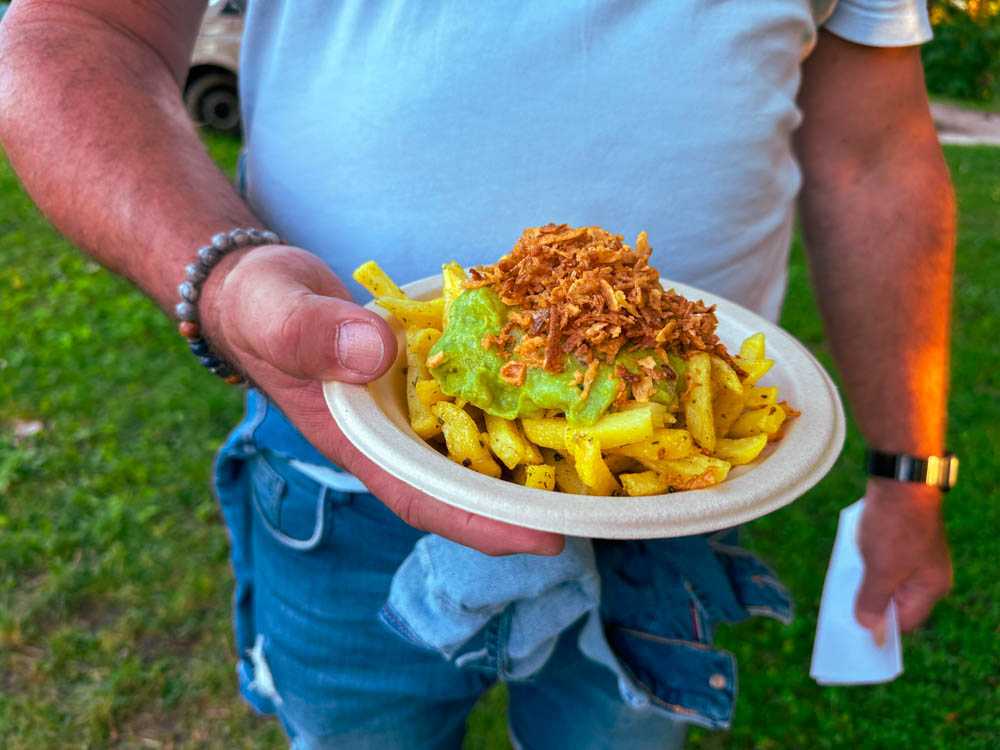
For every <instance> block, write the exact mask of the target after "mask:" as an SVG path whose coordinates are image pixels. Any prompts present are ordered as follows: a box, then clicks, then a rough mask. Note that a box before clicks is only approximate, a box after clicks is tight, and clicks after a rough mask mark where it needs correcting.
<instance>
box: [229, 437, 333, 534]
mask: <svg viewBox="0 0 1000 750" xmlns="http://www.w3.org/2000/svg"><path fill="white" fill-rule="evenodd" d="M249 469H250V495H251V497H252V498H253V504H254V508H255V510H256V513H257V516H258V518H259V520H260V523H261V526H262V527H263V528H264V529H265V530H266V531H267V532H268V534H270V535H271V536H272V537H273V538H274V539H275V540H276V541H277V542H278V543H279V544H281V545H282V546H284V547H287V548H289V549H292V550H297V551H300V552H307V551H309V550H313V549H316V548H317V547H319V546H320V545H321V544H322V543H323V540H324V538H325V537H326V536H327V530H328V527H329V525H330V523H329V518H328V508H327V505H328V504H327V499H328V495H330V494H331V493H332V490H330V489H329V488H328V487H326V486H325V485H322V484H320V483H318V482H315V481H313V480H311V479H309V478H308V477H305V476H304V475H301V474H299V473H298V472H297V471H296V470H295V469H294V468H291V467H288V466H287V465H286V464H285V463H284V462H282V461H280V460H278V459H275V458H274V457H273V456H272V457H269V456H268V452H267V451H261V452H259V453H257V455H256V456H254V458H253V459H252V460H251V462H250V466H249ZM281 469H285V471H281ZM290 472H295V474H290ZM333 494H336V493H333Z"/></svg>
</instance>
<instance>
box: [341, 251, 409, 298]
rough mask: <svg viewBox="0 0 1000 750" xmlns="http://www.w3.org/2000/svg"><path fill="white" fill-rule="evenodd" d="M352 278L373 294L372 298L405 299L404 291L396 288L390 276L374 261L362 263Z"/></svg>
mask: <svg viewBox="0 0 1000 750" xmlns="http://www.w3.org/2000/svg"><path fill="white" fill-rule="evenodd" d="M351 277H352V278H353V279H354V280H355V281H356V282H358V283H359V284H361V286H363V287H364V288H365V289H367V290H368V291H369V292H371V295H372V297H394V298H398V299H404V298H405V297H406V295H405V294H403V290H402V289H400V288H399V287H398V286H396V282H395V281H393V280H392V279H391V278H390V277H389V274H387V273H386V272H385V271H383V270H382V267H381V266H380V265H379V264H378V263H376V262H375V261H373V260H370V261H368V262H367V263H362V264H361V265H360V266H358V267H357V268H355V269H354V273H352V274H351Z"/></svg>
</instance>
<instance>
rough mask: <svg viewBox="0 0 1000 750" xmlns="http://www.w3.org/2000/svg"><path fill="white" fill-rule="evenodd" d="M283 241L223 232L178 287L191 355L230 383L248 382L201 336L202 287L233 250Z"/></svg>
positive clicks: (270, 235) (269, 234) (188, 268)
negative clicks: (218, 264)
mask: <svg viewBox="0 0 1000 750" xmlns="http://www.w3.org/2000/svg"><path fill="white" fill-rule="evenodd" d="M280 242H281V240H280V239H279V238H278V235H276V234H275V233H274V232H268V231H261V230H259V229H252V228H249V229H231V230H230V231H228V232H219V234H216V235H214V236H213V237H212V244H210V245H205V246H204V247H201V248H198V259H197V260H196V261H195V262H194V263H189V264H188V265H186V266H185V267H184V281H182V282H181V283H180V285H179V286H178V287H177V293H178V294H180V296H181V301H180V302H179V303H178V304H177V307H176V308H174V309H175V311H176V313H177V317H178V318H179V319H180V321H181V322H180V325H179V326H178V327H177V330H178V331H179V332H180V334H181V336H183V337H184V338H186V339H187V342H188V347H189V348H190V349H191V353H192V354H194V355H195V356H196V357H197V358H198V360H199V361H200V362H201V363H202V364H203V365H204V366H205V367H207V368H208V371H209V372H211V373H212V374H213V375H218V376H219V377H220V378H224V379H225V381H226V382H227V383H231V384H233V385H237V384H239V383H242V382H244V378H243V376H242V375H240V374H239V373H238V372H237V371H236V368H235V367H233V366H232V365H231V364H229V363H228V362H226V361H225V360H224V359H222V358H221V357H217V356H215V355H214V354H213V353H212V348H211V347H210V346H209V343H208V341H206V340H205V339H204V338H203V337H202V335H201V326H200V323H199V318H198V297H199V295H200V294H201V286H202V284H204V283H205V279H207V278H208V274H209V273H211V271H212V269H213V268H215V266H216V264H217V263H218V262H219V261H220V260H222V259H223V258H224V257H226V255H228V254H229V253H231V252H232V251H233V250H238V249H239V248H241V247H254V246H259V245H276V244H280Z"/></svg>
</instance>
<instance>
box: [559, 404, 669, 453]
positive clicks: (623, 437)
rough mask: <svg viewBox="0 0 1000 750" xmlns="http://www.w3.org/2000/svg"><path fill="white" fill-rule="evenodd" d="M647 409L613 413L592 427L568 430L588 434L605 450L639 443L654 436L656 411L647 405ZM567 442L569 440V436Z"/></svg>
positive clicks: (606, 415)
mask: <svg viewBox="0 0 1000 750" xmlns="http://www.w3.org/2000/svg"><path fill="white" fill-rule="evenodd" d="M646 407H647V408H645V409H640V408H634V409H629V410H627V411H618V412H611V413H610V414H605V415H604V416H603V417H601V418H600V419H598V420H597V421H596V422H594V424H592V425H591V426H590V427H579V428H567V431H570V430H574V431H577V432H586V433H587V434H589V435H593V436H594V437H595V438H597V439H598V440H599V441H600V443H601V447H602V448H604V449H608V448H617V447H618V446H620V445H628V444H630V443H638V442H640V441H642V440H646V439H647V438H649V437H651V436H652V434H653V413H654V409H653V408H652V407H651V406H650V405H649V404H646ZM566 440H569V437H568V435H567V437H566Z"/></svg>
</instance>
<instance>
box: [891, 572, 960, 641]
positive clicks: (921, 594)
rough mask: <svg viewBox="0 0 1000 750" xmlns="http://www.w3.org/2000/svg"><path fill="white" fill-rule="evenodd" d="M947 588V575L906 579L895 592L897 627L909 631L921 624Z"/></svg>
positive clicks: (946, 591)
mask: <svg viewBox="0 0 1000 750" xmlns="http://www.w3.org/2000/svg"><path fill="white" fill-rule="evenodd" d="M948 588H949V586H948V580H947V577H942V578H941V579H940V580H937V579H927V580H919V579H914V580H909V581H906V582H905V583H904V584H903V585H902V586H900V587H899V588H898V589H896V593H895V599H896V613H897V615H898V617H899V627H900V628H901V629H902V630H904V631H910V630H913V629H914V628H917V627H919V626H920V625H921V624H923V622H924V621H925V620H926V619H927V618H928V617H929V616H930V614H931V611H932V610H933V609H934V605H935V604H937V602H938V600H939V599H941V598H942V597H943V596H944V595H945V594H946V593H948Z"/></svg>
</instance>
